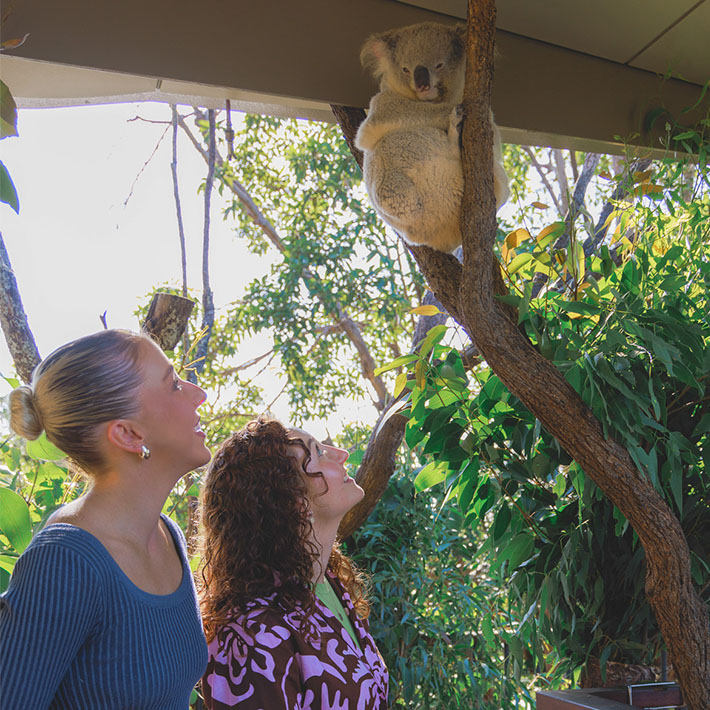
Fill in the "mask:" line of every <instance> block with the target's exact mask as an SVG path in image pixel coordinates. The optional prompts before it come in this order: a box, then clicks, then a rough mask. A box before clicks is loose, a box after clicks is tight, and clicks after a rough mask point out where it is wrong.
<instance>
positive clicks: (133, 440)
mask: <svg viewBox="0 0 710 710" xmlns="http://www.w3.org/2000/svg"><path fill="white" fill-rule="evenodd" d="M106 438H107V439H108V441H109V443H111V444H112V445H113V446H115V447H116V448H117V449H121V450H122V451H127V452H129V453H132V454H136V455H137V456H140V457H141V458H143V459H147V458H148V457H149V456H150V450H149V449H148V447H147V446H146V444H145V439H144V438H143V435H142V434H141V433H140V432H138V431H137V430H136V428H135V427H134V426H133V424H132V423H131V422H130V421H129V420H128V419H114V420H113V421H110V422H108V423H107V424H106ZM143 449H145V450H146V451H148V454H147V455H145V456H144V455H143Z"/></svg>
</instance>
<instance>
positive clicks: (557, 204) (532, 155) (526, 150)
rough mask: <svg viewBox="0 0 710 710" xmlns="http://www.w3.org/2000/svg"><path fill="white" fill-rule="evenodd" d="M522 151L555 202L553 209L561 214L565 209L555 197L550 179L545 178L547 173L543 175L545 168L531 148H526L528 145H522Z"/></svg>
mask: <svg viewBox="0 0 710 710" xmlns="http://www.w3.org/2000/svg"><path fill="white" fill-rule="evenodd" d="M523 152H524V153H526V154H527V156H528V157H529V158H530V162H531V163H532V164H533V167H534V168H535V170H537V174H538V175H539V176H540V179H541V180H542V184H543V185H544V186H545V188H546V189H547V192H548V194H549V195H550V198H551V199H552V201H553V202H554V204H555V209H556V210H557V214H559V215H563V214H564V213H565V211H564V210H563V209H562V205H561V204H560V201H559V200H558V199H557V195H555V191H554V190H553V189H552V185H550V181H549V180H548V179H547V175H545V170H544V168H543V167H542V165H540V163H539V162H538V160H537V158H536V157H535V153H534V152H533V150H532V148H528V146H523Z"/></svg>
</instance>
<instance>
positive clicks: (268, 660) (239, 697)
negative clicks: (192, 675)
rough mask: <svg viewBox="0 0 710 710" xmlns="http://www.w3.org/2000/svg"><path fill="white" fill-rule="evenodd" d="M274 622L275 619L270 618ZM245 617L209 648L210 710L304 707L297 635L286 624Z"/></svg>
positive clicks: (207, 697) (207, 693)
mask: <svg viewBox="0 0 710 710" xmlns="http://www.w3.org/2000/svg"><path fill="white" fill-rule="evenodd" d="M267 616H271V615H267ZM265 622H267V619H266V618H263V617H262V618H261V619H260V620H259V621H256V620H255V619H254V618H253V617H252V618H249V617H247V620H245V617H241V618H240V619H237V620H235V621H233V622H230V623H228V624H227V625H226V626H225V627H224V628H223V629H221V631H220V633H219V642H218V639H214V640H213V641H212V643H211V644H210V647H209V651H210V653H209V661H208V663H207V670H206V672H205V675H204V677H203V679H202V690H203V694H204V698H205V705H206V707H207V708H209V710H226V709H227V708H234V707H237V706H238V707H239V708H240V710H293V708H297V707H302V706H304V699H305V698H304V689H303V683H302V678H301V669H300V666H299V663H298V657H297V653H296V644H295V639H294V638H293V636H292V633H293V632H292V630H291V629H290V628H288V627H287V626H286V624H284V623H279V622H278V621H276V622H274V620H273V619H271V620H269V622H268V623H265Z"/></svg>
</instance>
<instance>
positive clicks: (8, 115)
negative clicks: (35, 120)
mask: <svg viewBox="0 0 710 710" xmlns="http://www.w3.org/2000/svg"><path fill="white" fill-rule="evenodd" d="M16 135H17V105H16V104H15V99H13V98H12V94H11V93H10V89H8V88H7V84H5V82H3V81H0V140H1V139H3V138H11V137H12V136H16Z"/></svg>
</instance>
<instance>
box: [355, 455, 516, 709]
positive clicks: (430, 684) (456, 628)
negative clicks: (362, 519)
mask: <svg viewBox="0 0 710 710" xmlns="http://www.w3.org/2000/svg"><path fill="white" fill-rule="evenodd" d="M401 471H402V472H403V473H400V475H398V476H396V477H395V478H393V479H392V480H391V481H390V485H389V487H388V489H387V491H386V492H385V494H384V495H383V497H382V499H381V501H380V503H379V504H378V506H377V508H376V509H375V511H374V512H373V514H372V516H371V517H370V518H369V519H368V521H367V522H366V523H365V524H364V525H363V527H362V528H361V529H360V530H358V531H357V532H356V533H355V535H354V536H353V539H352V540H351V541H350V544H349V545H348V548H349V550H350V551H351V553H352V554H353V556H354V559H355V560H356V561H357V562H359V563H360V565H361V566H362V567H363V568H364V569H365V570H366V571H367V572H368V574H369V575H370V581H371V584H370V587H371V602H372V614H371V615H370V620H369V621H370V630H371V631H372V634H373V636H374V637H375V640H376V641H377V646H378V648H379V649H380V652H381V653H382V655H383V657H384V659H385V661H386V663H387V666H388V668H389V670H390V683H391V692H390V700H391V702H392V704H393V707H398V708H400V707H401V708H408V709H410V710H420V709H423V708H436V709H437V710H448V709H451V710H454V709H456V710H458V708H462V707H465V708H472V710H473V709H476V710H493V709H494V708H495V709H498V708H501V707H503V706H505V704H506V703H507V702H513V699H514V698H515V697H516V696H517V693H518V692H519V691H518V688H517V683H515V681H514V679H513V678H512V676H511V677H508V675H507V672H506V671H507V666H506V663H505V648H504V645H503V644H502V643H501V642H500V641H499V640H498V638H496V637H495V636H494V635H488V636H485V635H483V634H481V633H480V631H479V629H480V626H481V625H482V623H485V622H484V620H485V619H486V618H487V617H488V615H489V613H490V607H489V599H490V598H491V597H492V596H495V594H496V591H495V589H494V588H492V587H491V585H490V582H489V580H488V579H487V578H486V575H485V574H484V573H483V572H482V570H481V569H480V568H478V567H477V565H476V562H475V550H476V547H477V546H478V544H479V542H480V540H479V539H478V536H477V535H476V533H475V532H474V531H473V530H471V529H470V528H469V527H468V526H466V525H465V524H464V521H463V517H462V516H461V514H460V513H459V511H458V508H457V507H456V506H455V505H453V504H452V502H448V503H444V504H443V505H442V504H441V503H442V501H437V500H436V499H435V498H428V497H425V496H415V493H416V491H415V489H414V486H413V483H412V481H411V479H410V478H409V477H408V475H407V473H408V468H407V467H406V466H405V467H404V468H403V469H401Z"/></svg>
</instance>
